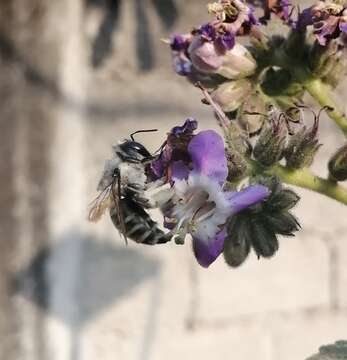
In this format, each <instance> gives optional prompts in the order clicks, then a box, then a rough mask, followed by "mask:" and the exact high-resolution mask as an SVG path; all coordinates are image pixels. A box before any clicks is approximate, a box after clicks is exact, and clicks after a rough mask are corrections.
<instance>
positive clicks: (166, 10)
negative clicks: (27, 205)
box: [85, 0, 178, 72]
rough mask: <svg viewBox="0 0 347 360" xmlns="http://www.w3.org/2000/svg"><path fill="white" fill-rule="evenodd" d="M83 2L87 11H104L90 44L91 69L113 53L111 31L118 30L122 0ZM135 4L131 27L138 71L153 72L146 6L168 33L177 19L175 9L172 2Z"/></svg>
mask: <svg viewBox="0 0 347 360" xmlns="http://www.w3.org/2000/svg"><path fill="white" fill-rule="evenodd" d="M85 1H86V7H87V11H88V8H93V7H99V8H103V10H104V16H103V19H102V21H101V23H100V25H99V29H98V32H97V34H96V36H95V38H94V41H93V44H92V54H91V59H90V62H91V64H92V66H93V67H94V68H98V67H100V66H102V64H103V62H104V61H105V60H106V59H107V57H108V56H110V55H111V54H112V51H113V48H112V37H113V34H114V32H115V31H117V30H118V28H119V22H120V15H121V11H122V7H121V3H122V0H85ZM126 1H129V0H126ZM134 2H135V3H134V8H135V14H134V19H135V21H134V25H135V26H136V32H135V41H134V43H135V46H136V54H137V62H138V67H139V70H141V71H143V72H146V71H150V70H152V69H153V68H154V66H155V57H154V49H153V42H152V38H151V29H150V22H149V19H148V17H147V13H146V7H147V4H150V5H151V6H152V7H153V8H154V10H155V12H156V14H157V16H158V17H159V19H160V21H161V23H162V26H163V27H164V28H165V29H166V30H170V29H171V28H172V27H173V25H174V24H175V22H176V20H177V18H178V9H177V7H176V5H175V2H174V0H151V1H149V2H146V1H144V0H134Z"/></svg>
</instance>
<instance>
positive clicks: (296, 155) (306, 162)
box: [284, 119, 321, 169]
mask: <svg viewBox="0 0 347 360" xmlns="http://www.w3.org/2000/svg"><path fill="white" fill-rule="evenodd" d="M317 131H318V119H315V123H314V125H313V126H312V128H309V129H307V128H306V127H303V128H302V129H301V130H299V131H298V132H297V133H296V134H294V135H293V136H292V137H291V138H290V140H289V144H288V147H287V148H286V150H285V154H284V156H285V158H286V161H287V166H288V167H289V168H292V169H302V168H305V167H309V166H311V165H312V163H313V160H314V157H315V155H316V153H317V151H318V149H319V148H320V146H321V144H319V143H318V138H317Z"/></svg>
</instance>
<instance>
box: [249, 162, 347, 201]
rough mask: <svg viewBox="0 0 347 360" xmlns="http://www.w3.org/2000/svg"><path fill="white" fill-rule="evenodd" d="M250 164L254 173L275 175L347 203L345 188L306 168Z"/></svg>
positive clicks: (292, 183) (287, 181)
mask: <svg viewBox="0 0 347 360" xmlns="http://www.w3.org/2000/svg"><path fill="white" fill-rule="evenodd" d="M251 166H252V170H254V171H255V172H256V173H265V174H267V175H276V176H278V177H279V178H280V179H281V180H282V181H283V182H284V183H287V184H291V185H295V186H298V187H301V188H304V189H308V190H312V191H315V192H318V193H320V194H322V195H325V196H328V197H330V198H332V199H335V200H337V201H339V202H340V203H342V204H345V205H347V189H345V188H344V187H343V186H341V185H339V184H338V183H336V182H334V181H332V180H327V179H323V178H321V177H319V176H316V175H314V174H312V173H311V172H310V170H308V169H300V170H291V169H288V168H286V167H285V166H282V165H275V166H273V167H271V168H270V169H260V168H259V167H258V166H257V165H255V164H254V163H253V162H252V164H251Z"/></svg>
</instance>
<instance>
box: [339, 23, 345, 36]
mask: <svg viewBox="0 0 347 360" xmlns="http://www.w3.org/2000/svg"><path fill="white" fill-rule="evenodd" d="M339 28H340V31H342V32H344V33H346V34H347V22H342V21H340V24H339Z"/></svg>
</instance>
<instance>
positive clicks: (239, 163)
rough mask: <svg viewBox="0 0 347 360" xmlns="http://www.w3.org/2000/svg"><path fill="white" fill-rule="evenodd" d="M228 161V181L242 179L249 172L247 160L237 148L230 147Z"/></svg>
mask: <svg viewBox="0 0 347 360" xmlns="http://www.w3.org/2000/svg"><path fill="white" fill-rule="evenodd" d="M227 161H228V177H227V181H229V182H234V181H237V180H240V179H242V178H243V177H244V176H245V175H246V173H247V161H246V159H245V158H244V157H243V156H242V155H241V154H240V153H239V152H238V151H236V150H234V149H230V148H229V149H228V152H227Z"/></svg>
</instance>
